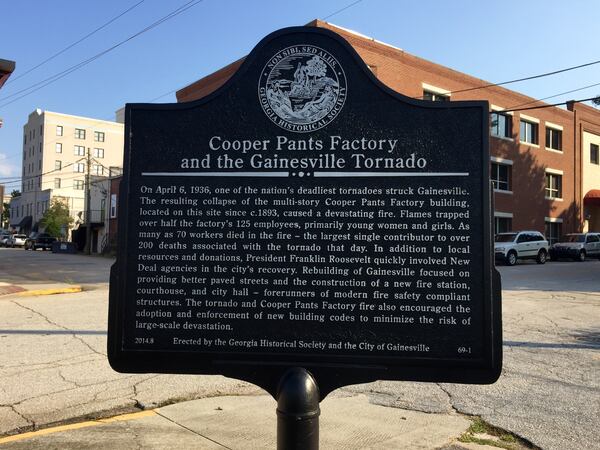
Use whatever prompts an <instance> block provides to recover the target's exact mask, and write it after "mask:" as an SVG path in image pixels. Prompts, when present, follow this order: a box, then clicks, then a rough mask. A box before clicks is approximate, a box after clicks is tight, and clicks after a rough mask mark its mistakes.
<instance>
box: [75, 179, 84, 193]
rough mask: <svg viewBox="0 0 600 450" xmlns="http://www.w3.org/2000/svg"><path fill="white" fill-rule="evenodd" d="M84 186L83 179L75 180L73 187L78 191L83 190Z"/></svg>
mask: <svg viewBox="0 0 600 450" xmlns="http://www.w3.org/2000/svg"><path fill="white" fill-rule="evenodd" d="M83 186H84V182H83V180H75V181H74V182H73V189H76V190H78V191H83Z"/></svg>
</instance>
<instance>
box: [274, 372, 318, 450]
mask: <svg viewBox="0 0 600 450" xmlns="http://www.w3.org/2000/svg"><path fill="white" fill-rule="evenodd" d="M320 414H321V410H320V408H319V387H318V386H317V382H316V381H315V379H314V378H313V376H312V375H311V374H310V373H309V372H308V371H307V370H306V369H303V368H301V367H294V368H292V369H290V370H288V371H287V372H286V373H285V374H284V375H283V377H281V381H280V382H279V387H278V389H277V450H318V448H319V415H320Z"/></svg>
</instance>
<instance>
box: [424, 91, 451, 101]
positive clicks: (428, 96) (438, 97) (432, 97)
mask: <svg viewBox="0 0 600 450" xmlns="http://www.w3.org/2000/svg"><path fill="white" fill-rule="evenodd" d="M423 100H429V101H431V102H449V101H450V96H449V95H448V94H440V93H438V92H432V91H428V90H425V89H424V90H423Z"/></svg>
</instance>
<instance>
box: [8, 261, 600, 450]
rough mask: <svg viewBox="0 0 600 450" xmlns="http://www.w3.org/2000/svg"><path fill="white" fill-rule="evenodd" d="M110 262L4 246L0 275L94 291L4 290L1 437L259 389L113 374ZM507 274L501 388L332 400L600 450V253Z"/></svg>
mask: <svg viewBox="0 0 600 450" xmlns="http://www.w3.org/2000/svg"><path fill="white" fill-rule="evenodd" d="M111 263H112V260H110V259H107V258H100V257H86V256H81V255H53V254H51V253H48V252H40V251H38V252H35V253H34V252H25V251H22V250H16V249H15V250H13V249H0V282H8V283H21V284H23V285H28V286H35V285H46V284H52V283H77V284H81V285H83V287H84V288H87V289H88V290H87V291H84V292H81V293H74V294H60V295H52V296H36V297H33V296H17V295H6V296H1V297H0V310H1V311H2V314H1V315H0V435H2V434H8V433H14V432H16V431H18V430H21V431H24V430H30V429H33V428H34V427H35V428H38V427H45V426H48V425H49V424H54V423H62V422H64V421H73V420H74V419H77V420H80V419H83V418H89V417H101V416H102V417H107V416H111V415H115V414H118V413H123V412H133V411H139V410H140V408H144V409H149V408H153V407H155V406H158V405H165V404H170V403H174V402H179V401H182V400H189V399H193V398H203V397H214V396H224V395H257V394H260V393H262V391H260V389H258V388H256V387H254V386H252V385H249V384H247V383H243V382H240V381H236V380H231V379H226V378H224V377H220V376H174V375H158V374H145V375H131V374H118V373H115V372H114V371H112V369H111V368H110V367H109V366H108V363H107V361H106V350H105V347H106V316H107V294H108V290H107V284H106V281H107V280H108V269H109V267H110V264H111ZM500 272H501V273H502V276H503V288H504V293H503V321H504V370H503V374H502V376H501V378H500V380H499V381H498V382H497V383H496V384H494V385H491V386H468V385H452V384H428V383H409V382H387V381H379V382H375V383H370V384H365V385H357V386H350V387H346V388H344V389H341V390H338V391H337V392H336V393H334V394H333V395H334V398H337V397H340V398H341V397H347V396H349V395H358V394H364V395H366V396H368V398H369V400H370V402H371V403H373V404H375V405H384V406H393V407H395V408H401V409H405V410H412V411H415V412H427V413H436V414H440V415H446V416H455V415H456V413H457V412H458V413H462V414H468V415H471V414H474V415H479V416H481V417H482V418H483V419H484V420H486V421H487V422H489V423H491V424H493V425H495V426H498V427H500V428H503V429H506V430H508V431H511V432H513V433H515V434H517V435H519V436H521V437H523V438H525V439H527V440H529V441H530V442H532V443H533V444H535V445H536V446H539V447H541V448H544V449H560V450H563V449H597V448H600V444H598V443H599V442H600V430H599V429H598V426H597V425H598V424H597V420H598V419H597V418H598V411H600V377H598V373H599V370H600V293H599V292H600V261H598V260H593V261H586V262H584V263H574V262H559V263H548V264H546V265H544V266H540V265H537V264H527V263H525V264H520V265H517V266H515V267H500ZM542 289H543V290H542ZM270 404H272V410H271V412H272V415H273V417H275V413H274V408H275V403H274V402H271V403H270ZM324 414H326V412H325V410H324ZM323 423H326V421H325V419H324V422H323ZM0 447H3V446H0ZM8 448H13V447H8ZM14 448H17V447H14ZM18 448H27V447H26V446H25V447H18ZM36 448H37V447H36ZM40 448H43V447H40ZM115 448H117V447H115ZM207 448H209V447H207ZM424 448H427V447H424ZM430 448H434V447H430Z"/></svg>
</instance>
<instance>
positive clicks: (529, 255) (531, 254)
mask: <svg viewBox="0 0 600 450" xmlns="http://www.w3.org/2000/svg"><path fill="white" fill-rule="evenodd" d="M548 247H549V245H548V241H547V240H546V238H545V237H544V235H543V234H542V233H540V232H539V231H515V232H510V233H499V234H497V235H496V239H495V243H494V254H495V256H496V260H497V261H502V262H505V263H506V264H508V265H509V266H514V265H515V264H516V263H517V260H519V259H535V260H536V261H537V263H538V264H544V263H545V262H546V260H547V259H548Z"/></svg>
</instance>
